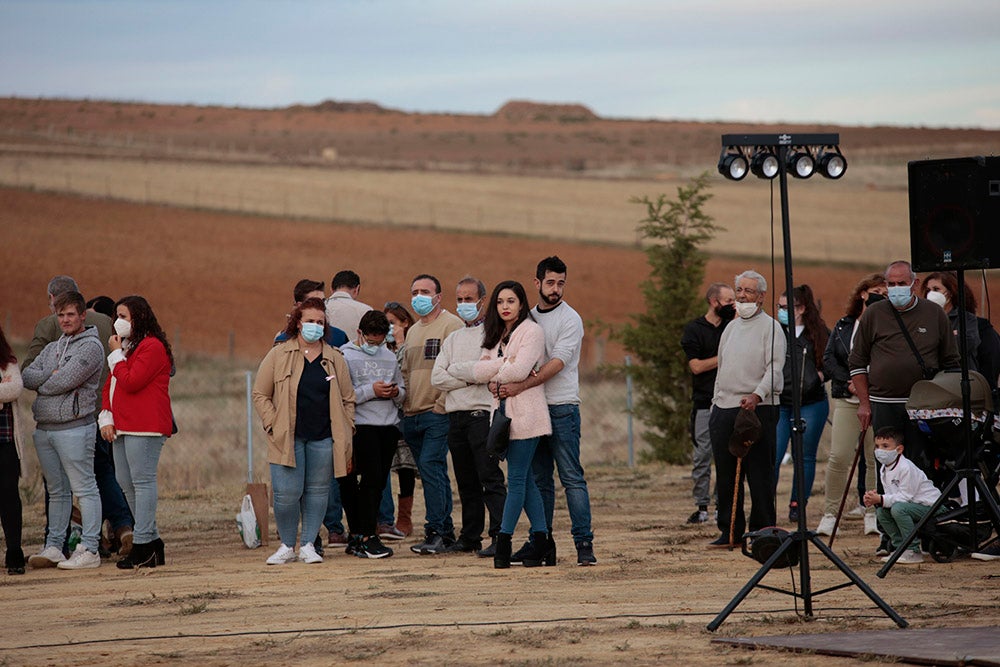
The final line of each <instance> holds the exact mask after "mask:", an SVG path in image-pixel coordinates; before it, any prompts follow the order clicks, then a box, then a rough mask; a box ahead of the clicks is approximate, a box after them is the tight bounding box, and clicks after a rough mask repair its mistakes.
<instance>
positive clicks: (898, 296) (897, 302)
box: [889, 285, 913, 308]
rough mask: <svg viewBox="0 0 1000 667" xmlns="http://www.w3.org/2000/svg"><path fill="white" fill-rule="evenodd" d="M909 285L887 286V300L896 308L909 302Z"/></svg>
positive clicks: (910, 296) (910, 294)
mask: <svg viewBox="0 0 1000 667" xmlns="http://www.w3.org/2000/svg"><path fill="white" fill-rule="evenodd" d="M911 287H912V285H892V286H891V287H889V301H890V302H891V303H892V305H894V306H896V308H902V307H903V306H905V305H906V304H908V303H910V299H912V298H913V294H912V293H911V291H910V289H911Z"/></svg>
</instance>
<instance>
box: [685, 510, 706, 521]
mask: <svg viewBox="0 0 1000 667" xmlns="http://www.w3.org/2000/svg"><path fill="white" fill-rule="evenodd" d="M687 522H688V523H706V522H708V510H707V509H704V510H702V509H697V510H695V511H694V512H693V513H692V514H691V516H689V517H688V520H687Z"/></svg>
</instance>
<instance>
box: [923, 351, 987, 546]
mask: <svg viewBox="0 0 1000 667" xmlns="http://www.w3.org/2000/svg"><path fill="white" fill-rule="evenodd" d="M961 380H962V375H961V373H959V372H951V371H946V372H941V373H938V374H937V375H936V376H934V379H932V380H923V381H920V382H917V383H916V384H914V385H913V389H912V390H911V391H910V398H909V400H907V402H906V412H907V414H908V415H909V418H910V419H911V420H913V421H914V422H916V424H917V426H918V427H919V428H920V430H921V431H922V432H923V433H925V434H927V436H928V441H929V443H930V450H929V451H927V452H926V454H927V456H928V458H929V459H931V460H932V461H933V462H934V463H935V468H936V469H937V470H938V471H940V473H941V474H939V475H937V476H936V479H934V480H933V481H934V482H935V484H936V485H937V486H938V487H939V488H942V487H943V486H944V485H945V483H946V482H947V481H948V480H950V479H951V477H952V476H953V475H954V472H953V471H954V470H958V469H962V468H965V467H967V462H966V458H967V454H968V452H967V448H966V446H965V437H964V432H963V427H962V416H963V413H962V387H961ZM969 388H970V408H971V415H970V416H971V430H972V449H973V461H972V464H973V465H974V466H976V467H978V468H979V471H980V473H981V474H982V477H983V480H984V481H985V482H986V486H987V487H988V488H989V489H990V492H991V493H992V495H993V499H994V500H995V501H998V502H1000V497H998V495H997V491H996V487H997V482H998V481H1000V445H998V444H997V440H998V439H1000V438H995V437H994V434H995V433H1000V419H998V416H997V414H996V413H995V411H994V401H993V390H992V388H991V387H990V385H989V382H987V381H986V378H985V377H983V376H982V375H980V374H979V373H977V372H975V371H970V372H969ZM943 507H944V508H945V511H943V512H941V513H939V514H937V515H935V516H934V517H932V518H931V519H930V520H928V521H927V523H925V524H924V525H923V527H922V528H921V530H920V538H921V542H922V544H923V545H924V547H925V549H926V550H927V551H929V552H930V554H931V556H932V557H933V558H934V560H936V561H938V562H941V563H946V562H949V561H951V560H952V559H954V558H955V556H956V555H959V554H968V553H970V551H969V549H970V547H973V550H974V551H978V550H979V549H980V548H982V547H983V546H984V545H985V544H986V543H988V542H990V541H991V537H992V534H993V529H994V528H996V529H997V530H998V534H1000V526H995V525H994V519H992V518H991V515H990V511H989V508H988V506H987V505H986V503H985V502H982V499H980V501H979V502H977V503H976V517H975V521H976V541H977V544H976V545H971V544H970V542H971V538H972V526H971V522H972V520H973V519H972V517H971V511H970V509H969V507H968V506H967V505H962V504H961V501H960V499H958V498H948V499H947V500H945V503H944V505H943ZM997 521H1000V518H997Z"/></svg>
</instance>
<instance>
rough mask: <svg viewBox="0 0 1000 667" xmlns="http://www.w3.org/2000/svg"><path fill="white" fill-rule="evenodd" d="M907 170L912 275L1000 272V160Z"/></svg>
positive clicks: (933, 163) (935, 163)
mask: <svg viewBox="0 0 1000 667" xmlns="http://www.w3.org/2000/svg"><path fill="white" fill-rule="evenodd" d="M907 167H908V175H909V186H910V259H911V262H912V264H913V269H914V271H952V270H959V269H991V268H1000V157H964V158H953V159H949V160H920V161H915V162H910V163H909V164H908V165H907Z"/></svg>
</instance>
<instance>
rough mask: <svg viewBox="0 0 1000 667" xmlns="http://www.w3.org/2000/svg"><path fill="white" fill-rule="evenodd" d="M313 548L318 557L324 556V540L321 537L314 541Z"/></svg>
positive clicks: (318, 536)
mask: <svg viewBox="0 0 1000 667" xmlns="http://www.w3.org/2000/svg"><path fill="white" fill-rule="evenodd" d="M313 548H314V549H315V550H316V555H317V556H322V555H323V538H322V537H321V536H320V535H317V536H316V539H315V540H314V541H313Z"/></svg>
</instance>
